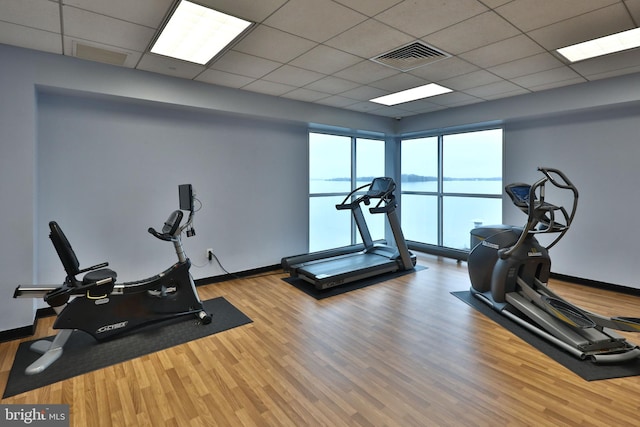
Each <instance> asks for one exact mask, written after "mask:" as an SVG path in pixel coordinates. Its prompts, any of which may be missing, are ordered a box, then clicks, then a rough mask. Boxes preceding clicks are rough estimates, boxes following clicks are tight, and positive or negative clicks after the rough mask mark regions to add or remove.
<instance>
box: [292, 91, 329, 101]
mask: <svg viewBox="0 0 640 427" xmlns="http://www.w3.org/2000/svg"><path fill="white" fill-rule="evenodd" d="M328 96H331V94H328V93H323V92H317V91H315V90H311V89H306V88H300V89H294V90H292V91H291V92H287V93H286V94H285V95H283V97H284V98H289V99H295V100H298V101H306V102H314V101H317V100H319V99H322V98H327V97H328Z"/></svg>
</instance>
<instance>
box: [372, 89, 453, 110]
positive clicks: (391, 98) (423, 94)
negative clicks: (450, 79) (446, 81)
mask: <svg viewBox="0 0 640 427" xmlns="http://www.w3.org/2000/svg"><path fill="white" fill-rule="evenodd" d="M449 92H453V91H452V90H451V89H449V88H446V87H444V86H440V85H437V84H435V83H429V84H428V85H424V86H418V87H414V88H413V89H407V90H403V91H402V92H396V93H392V94H390V95H385V96H381V97H378V98H374V99H370V100H369V101H371V102H376V103H378V104H383V105H386V106H391V105H397V104H402V103H404V102H409V101H415V100H417V99H423V98H428V97H430V96H436V95H442V94H443V93H449Z"/></svg>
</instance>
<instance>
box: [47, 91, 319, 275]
mask: <svg viewBox="0 0 640 427" xmlns="http://www.w3.org/2000/svg"><path fill="white" fill-rule="evenodd" d="M38 135H39V137H38V146H37V152H38V153H37V175H38V180H37V184H38V192H37V206H38V218H37V219H38V223H37V236H39V238H38V239H37V241H38V246H37V249H38V252H37V254H38V259H39V262H38V275H37V278H36V281H37V282H39V283H43V282H47V281H50V280H53V279H55V281H54V283H58V282H60V281H61V280H62V279H64V275H63V270H62V267H61V265H60V261H59V260H58V258H57V256H56V255H55V252H54V250H53V247H52V245H51V242H50V241H49V239H47V238H42V237H43V236H44V237H46V236H47V235H48V226H47V224H48V222H49V221H51V220H56V221H58V223H59V224H60V226H61V227H62V229H63V230H64V231H65V233H66V234H67V235H68V236H67V237H68V238H69V240H70V241H71V244H72V245H73V246H74V249H75V251H76V254H77V256H78V258H79V259H80V261H81V263H82V265H84V266H89V265H93V264H97V263H99V262H101V261H109V262H110V265H111V268H113V269H114V270H115V271H117V272H119V274H120V280H121V281H130V280H134V279H142V278H143V277H147V276H151V275H153V274H155V273H158V272H160V271H162V270H163V269H164V268H166V267H168V266H169V265H171V264H172V263H173V262H175V261H176V255H175V252H174V251H173V245H172V244H171V243H170V242H162V241H160V240H158V239H155V238H153V237H152V236H151V235H150V234H148V233H147V228H148V227H150V226H153V227H155V228H156V229H160V228H161V226H162V223H163V222H164V220H165V219H166V218H167V217H168V215H169V214H170V213H171V212H172V211H173V210H175V209H177V208H178V197H177V194H178V193H177V188H178V185H179V184H184V183H191V184H193V186H194V189H195V190H196V192H197V194H196V196H197V198H198V199H199V200H200V201H201V202H202V208H201V209H200V210H199V212H197V213H196V217H195V229H196V236H194V237H192V238H185V239H184V242H183V243H184V244H185V250H186V252H187V254H188V255H189V256H190V258H191V260H192V262H193V264H194V267H195V268H194V269H193V270H192V274H193V276H194V278H196V279H197V278H201V277H210V276H215V275H218V274H222V273H223V271H222V270H220V269H219V268H218V267H217V265H216V263H215V262H213V263H208V262H207V260H206V257H205V254H206V249H207V248H213V249H214V252H215V253H216V255H217V256H218V257H219V259H220V261H221V262H222V264H223V266H224V268H226V269H227V270H228V271H231V272H237V271H243V270H247V269H251V268H256V267H260V266H266V265H274V264H277V263H279V262H280V256H281V255H282V254H293V253H298V252H300V251H303V250H304V249H305V248H306V241H305V239H304V236H306V229H307V221H306V218H307V217H308V215H307V211H308V208H307V204H304V203H296V202H295V201H294V200H296V199H297V200H300V199H301V197H300V196H302V195H305V194H306V192H307V185H306V181H305V180H304V179H290V177H292V176H305V175H307V174H308V171H307V164H306V162H300V161H297V159H304V158H306V156H307V144H306V143H305V141H306V138H307V128H306V126H304V125H294V124H290V123H287V124H283V123H280V122H274V121H267V120H263V119H255V118H254V119H247V118H243V117H237V116H232V115H224V114H221V113H217V114H211V113H208V112H201V111H187V110H184V109H180V108H176V107H166V106H165V107H160V106H140V105H136V104H131V103H126V102H122V101H118V100H112V99H107V100H101V99H94V98H89V99H87V98H86V97H82V96H75V95H62V94H48V93H40V94H39V97H38ZM292 195H296V196H295V197H292ZM294 236H295V237H294ZM300 236H302V238H300Z"/></svg>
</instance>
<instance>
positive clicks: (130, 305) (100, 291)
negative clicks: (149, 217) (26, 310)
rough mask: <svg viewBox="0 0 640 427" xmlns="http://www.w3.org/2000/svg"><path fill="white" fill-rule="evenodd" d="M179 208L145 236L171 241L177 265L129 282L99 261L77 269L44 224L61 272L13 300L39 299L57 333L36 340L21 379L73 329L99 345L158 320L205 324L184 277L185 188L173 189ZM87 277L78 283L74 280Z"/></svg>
mask: <svg viewBox="0 0 640 427" xmlns="http://www.w3.org/2000/svg"><path fill="white" fill-rule="evenodd" d="M178 188H179V199H180V209H182V210H188V211H189V218H188V219H187V221H186V222H185V223H184V224H183V225H180V223H181V222H182V219H183V213H182V210H176V211H174V212H173V213H171V215H170V216H169V218H168V219H167V220H166V221H165V223H164V225H163V227H162V230H161V232H157V231H156V230H155V229H153V228H149V230H148V231H149V233H150V234H151V235H153V236H155V237H157V238H158V239H160V240H163V241H167V242H172V243H173V246H174V249H175V251H176V255H177V257H178V262H177V263H175V264H173V265H172V266H171V267H169V268H168V269H166V270H165V271H163V272H162V273H160V274H157V275H155V276H152V277H149V278H147V279H143V280H138V281H134V282H126V283H116V277H117V274H116V272H115V271H113V270H111V269H108V268H105V267H107V266H108V265H109V264H108V263H106V262H105V263H102V264H98V265H95V266H92V267H88V268H85V269H80V264H79V262H78V258H77V257H76V255H75V252H74V251H73V248H72V247H71V244H70V243H69V241H68V240H67V238H66V236H65V234H64V233H63V232H62V229H61V228H60V226H59V225H58V224H57V223H56V222H55V221H51V222H50V223H49V229H50V230H51V234H50V235H49V237H50V238H51V241H52V242H53V245H54V247H55V249H56V252H57V253H58V256H59V258H60V261H61V262H62V265H63V267H64V270H65V272H66V278H65V281H64V283H63V284H62V285H61V286H22V285H21V286H18V287H17V288H16V290H15V292H14V294H13V297H14V298H20V297H23V298H40V297H43V298H44V300H45V301H46V302H47V304H49V306H51V307H52V308H53V309H54V310H55V312H56V314H57V317H56V320H55V322H54V324H53V328H54V329H60V331H59V332H58V334H57V335H56V336H55V338H54V339H53V341H48V340H39V341H36V342H34V343H33V344H32V345H31V347H30V349H31V350H33V351H35V352H37V353H41V354H42V356H40V358H38V360H36V361H35V362H34V363H32V364H31V365H29V366H28V367H27V369H26V371H25V373H26V374H27V375H33V374H38V373H40V372H42V371H44V370H45V369H47V368H48V367H49V366H51V364H52V363H53V362H55V361H56V360H58V359H59V358H60V356H62V352H63V347H64V345H65V343H66V342H67V340H68V339H69V337H70V336H71V334H72V333H73V331H74V330H76V329H77V330H81V331H84V332H86V333H88V334H90V335H91V336H93V338H95V339H96V340H97V341H105V340H107V339H110V338H113V337H115V336H117V335H121V334H124V333H127V332H130V331H132V330H134V329H136V328H138V327H141V326H143V325H147V324H150V323H154V322H159V321H162V320H166V319H170V318H174V317H178V316H184V315H187V314H193V315H195V316H196V317H197V318H198V319H199V320H200V321H201V322H202V323H203V324H208V323H211V316H210V315H209V314H208V313H207V312H206V311H205V310H204V308H203V305H202V302H201V301H200V298H199V296H198V292H197V291H196V287H195V284H194V282H193V278H192V277H191V274H190V273H189V268H190V267H191V261H190V260H189V258H187V257H186V255H185V252H184V250H183V248H182V240H181V236H182V233H183V232H184V231H185V230H187V236H188V237H190V236H193V235H194V234H195V233H194V231H193V226H192V224H193V217H194V212H195V210H194V203H193V201H194V199H195V197H194V195H193V190H192V187H191V184H184V185H180V186H179V187H178ZM83 273H87V274H85V275H84V277H82V278H81V279H78V278H77V277H76V276H78V275H80V274H83Z"/></svg>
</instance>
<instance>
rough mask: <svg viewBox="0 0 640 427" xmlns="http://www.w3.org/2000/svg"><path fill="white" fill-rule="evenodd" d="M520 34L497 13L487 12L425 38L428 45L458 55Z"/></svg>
mask: <svg viewBox="0 0 640 427" xmlns="http://www.w3.org/2000/svg"><path fill="white" fill-rule="evenodd" d="M518 34H520V31H519V30H518V29H517V28H516V27H514V26H513V25H511V24H509V23H508V22H507V21H505V20H504V19H503V18H502V17H500V16H499V15H498V14H496V13H495V12H485V13H482V14H480V15H477V16H474V17H473V18H470V19H467V20H466V21H463V22H461V23H459V24H455V25H452V26H451V27H448V28H445V29H444V30H441V31H438V32H436V33H433V34H430V35H428V36H426V37H424V38H423V40H425V41H426V42H427V43H428V44H430V45H432V46H434V47H437V48H439V49H442V50H444V51H445V52H447V53H450V54H453V55H458V54H460V53H464V52H468V51H470V50H473V49H477V48H479V47H481V46H484V45H487V44H491V43H495V42H497V41H500V40H504V39H508V38H510V37H513V36H516V35H518Z"/></svg>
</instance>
